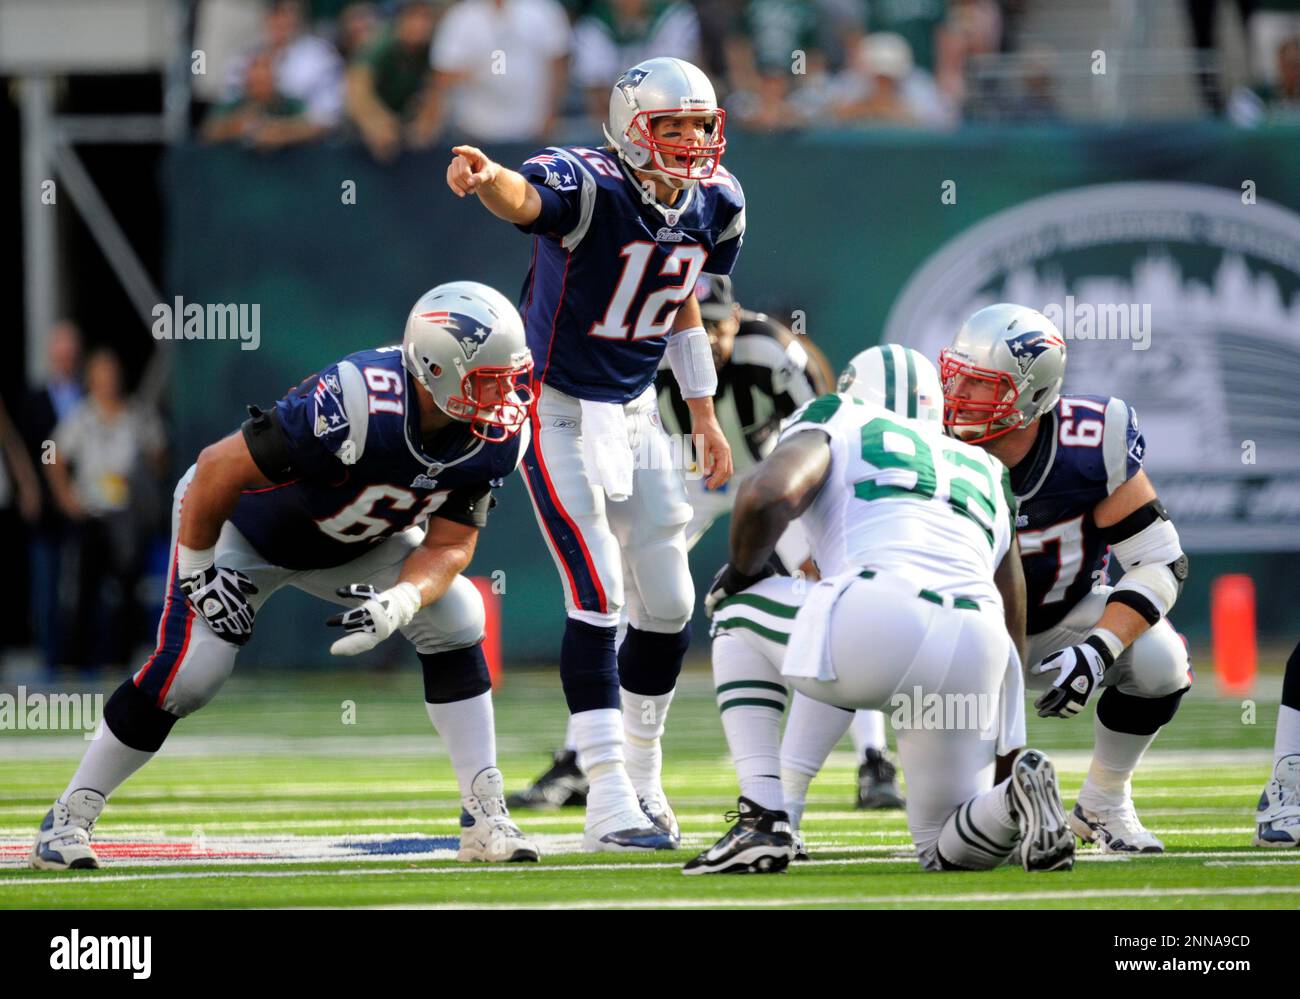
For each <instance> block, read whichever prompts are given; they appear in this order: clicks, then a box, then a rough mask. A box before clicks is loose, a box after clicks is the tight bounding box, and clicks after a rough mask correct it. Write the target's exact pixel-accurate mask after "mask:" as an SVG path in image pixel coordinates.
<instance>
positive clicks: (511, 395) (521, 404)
mask: <svg viewBox="0 0 1300 999" xmlns="http://www.w3.org/2000/svg"><path fill="white" fill-rule="evenodd" d="M532 374H533V362H532V361H531V360H530V361H528V362H527V363H525V364H521V365H518V366H516V367H484V368H475V369H474V370H473V371H471V372H469V374H467V375H466V376H465V377H464V378H462V379H461V382H460V395H454V396H452V397H451V398H450V399H449V400H447V413H448V414H449V415H451V416H454V417H456V418H457V419H459V420H466V421H468V422H469V429H470V432H471V433H472V434H473V435H474V436H475V437H478V438H480V439H481V440H485V441H490V442H492V443H499V442H500V441H506V440H509V439H510V438H511V437H513V436H514V435H515V434H517V433H519V431H520V430H522V429H523V426H524V424H525V423H527V422H528V414H529V412H530V411H531V410H532V406H533V402H534V399H535V396H534V394H533V390H532V388H531V386H530V385H529V379H530V378H531V377H532Z"/></svg>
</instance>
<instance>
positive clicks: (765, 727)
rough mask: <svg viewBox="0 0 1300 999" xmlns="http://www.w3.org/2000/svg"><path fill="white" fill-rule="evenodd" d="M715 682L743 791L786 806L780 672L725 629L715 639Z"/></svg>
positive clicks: (768, 804) (759, 801)
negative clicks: (783, 787) (782, 772)
mask: <svg viewBox="0 0 1300 999" xmlns="http://www.w3.org/2000/svg"><path fill="white" fill-rule="evenodd" d="M713 683H714V687H715V688H716V690H717V697H718V711H719V714H720V716H721V718H722V730H723V732H725V733H726V736H727V746H728V748H730V750H731V759H732V761H733V762H734V763H735V765H736V776H737V778H739V780H740V793H741V794H742V795H743V796H744V797H746V798H749V799H750V800H751V801H753V802H755V803H756V804H757V805H759V806H760V807H762V808H768V809H772V810H775V811H781V810H783V809H784V808H785V801H784V798H783V796H782V792H781V715H782V714H783V713H784V712H785V706H786V702H787V700H788V696H787V693H786V687H785V682H784V681H783V680H782V679H781V674H780V672H779V671H778V670H777V668H776V667H775V666H773V665H772V664H771V663H770V662H768V660H767V659H766V658H765V657H764V656H763V655H762V653H760V652H758V651H757V650H756V649H754V648H752V647H751V646H750V645H748V644H747V643H746V642H745V641H744V639H742V638H740V637H738V636H736V635H725V634H724V635H719V636H718V637H717V638H715V639H714V640H713Z"/></svg>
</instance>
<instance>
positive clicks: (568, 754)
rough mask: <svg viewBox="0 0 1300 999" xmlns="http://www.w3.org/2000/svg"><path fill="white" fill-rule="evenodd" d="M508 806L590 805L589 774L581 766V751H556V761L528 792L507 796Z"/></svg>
mask: <svg viewBox="0 0 1300 999" xmlns="http://www.w3.org/2000/svg"><path fill="white" fill-rule="evenodd" d="M506 807H507V808H524V809H527V808H536V809H549V808H586V807H587V775H586V774H585V773H583V772H582V767H580V766H578V754H577V753H576V752H574V751H573V750H572V749H561V750H558V751H557V752H556V753H555V761H554V762H553V763H552V764H551V767H550V769H549V770H547V771H546V773H544V774H542V775H541V776H540V777H538V778H537V780H536V781H535V782H534V783H533V786H532V787H530V788H528V790H526V791H516V792H515V793H514V794H512V795H510V797H509V798H507V799H506Z"/></svg>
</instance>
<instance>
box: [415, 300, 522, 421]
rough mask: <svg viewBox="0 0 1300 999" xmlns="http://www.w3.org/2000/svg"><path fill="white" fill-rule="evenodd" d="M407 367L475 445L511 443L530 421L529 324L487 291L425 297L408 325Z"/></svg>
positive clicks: (511, 307) (419, 302)
mask: <svg viewBox="0 0 1300 999" xmlns="http://www.w3.org/2000/svg"><path fill="white" fill-rule="evenodd" d="M402 365H403V367H405V368H406V370H407V371H409V372H410V373H411V375H412V377H414V378H415V380H416V381H417V382H419V383H420V384H421V385H422V386H423V387H424V388H426V389H428V391H429V392H430V394H431V395H432V396H433V401H434V402H435V403H437V405H438V408H439V409H441V410H442V411H443V412H444V413H446V414H447V415H448V416H451V417H454V418H455V419H457V420H462V421H464V422H467V423H469V425H470V430H471V431H472V432H473V433H474V435H475V436H476V437H481V438H483V439H484V440H487V441H502V440H507V439H509V438H510V437H513V436H514V435H515V434H517V433H519V431H520V430H521V429H522V428H523V425H524V423H525V422H526V421H527V420H528V414H529V410H530V409H531V407H532V404H533V392H532V389H531V388H530V387H529V385H528V380H529V379H530V377H531V375H532V371H533V357H532V354H531V353H529V350H528V345H527V342H526V341H525V338H524V323H523V320H522V319H520V318H519V312H518V310H516V309H515V307H514V306H513V305H511V304H510V301H509V300H508V299H507V298H506V297H505V296H504V295H502V294H501V293H500V292H499V291H496V290H495V289H493V288H489V287H488V286H487V285H485V284H479V283H478V282H477V281H451V282H449V283H447V284H440V285H438V287H436V288H433V289H431V290H429V291H426V292H425V293H424V294H423V295H421V296H420V300H419V301H418V302H416V303H415V306H414V307H413V308H412V309H411V313H410V315H408V316H407V317H406V332H405V334H404V335H403V336H402Z"/></svg>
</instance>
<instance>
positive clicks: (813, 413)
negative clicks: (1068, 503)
mask: <svg viewBox="0 0 1300 999" xmlns="http://www.w3.org/2000/svg"><path fill="white" fill-rule="evenodd" d="M807 430H817V431H821V432H822V433H824V434H825V435H826V436H827V437H828V438H829V439H830V444H831V468H830V474H829V476H828V477H827V479H826V483H825V485H823V487H822V489H821V492H819V493H818V494H817V497H816V498H815V499H814V500H813V502H812V504H811V505H810V506H809V507H808V509H807V511H806V512H805V513H804V514H803V517H802V522H803V525H804V527H805V529H806V530H807V532H808V535H809V537H810V539H811V542H812V550H813V558H814V559H815V560H816V562H817V567H818V569H819V570H820V571H821V574H822V576H823V577H828V576H835V575H839V574H840V573H843V572H847V571H849V570H851V569H854V568H857V567H859V566H862V567H866V568H871V569H875V570H878V571H881V572H888V573H892V574H894V575H898V576H903V577H905V578H907V579H909V580H911V581H913V582H915V583H916V585H917V586H918V587H919V588H922V589H928V590H932V591H934V592H936V593H939V594H949V595H952V596H967V597H971V598H972V599H976V600H993V601H997V602H998V603H999V604H1000V603H1001V598H1000V596H999V594H998V591H997V587H996V586H995V585H994V582H993V571H994V569H995V568H996V567H997V566H998V565H999V564H1000V563H1001V561H1002V558H1003V556H1004V555H1006V553H1007V550H1008V549H1009V548H1010V547H1011V538H1012V534H1013V531H1014V528H1013V522H1014V517H1015V513H1014V507H1015V498H1014V496H1013V494H1012V492H1011V477H1010V473H1009V472H1008V471H1007V468H1006V466H1005V465H1003V464H1002V462H1000V461H998V459H997V458H994V457H993V456H992V455H991V454H988V453H987V452H986V451H984V450H982V449H981V448H978V447H975V446H974V445H971V444H964V443H962V442H961V441H958V440H955V439H953V438H951V437H948V436H946V435H945V434H944V433H943V430H942V428H941V427H940V426H939V425H938V424H936V423H924V422H921V421H919V420H909V419H907V418H905V417H902V416H899V415H898V414H896V413H894V412H892V411H890V410H888V409H885V408H884V407H883V406H877V405H875V404H874V403H869V402H864V401H862V400H861V399H856V398H854V397H853V396H851V395H848V394H847V393H840V394H836V395H824V396H822V397H821V398H819V399H814V400H813V401H812V402H810V403H808V404H807V405H805V406H804V407H803V408H802V409H800V410H799V411H798V412H796V413H795V414H794V415H793V416H792V417H791V418H790V422H789V424H788V425H787V426H786V428H785V430H784V431H783V432H782V434H781V439H782V440H787V439H789V438H790V437H792V436H793V435H795V434H797V433H801V432H803V431H807Z"/></svg>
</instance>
